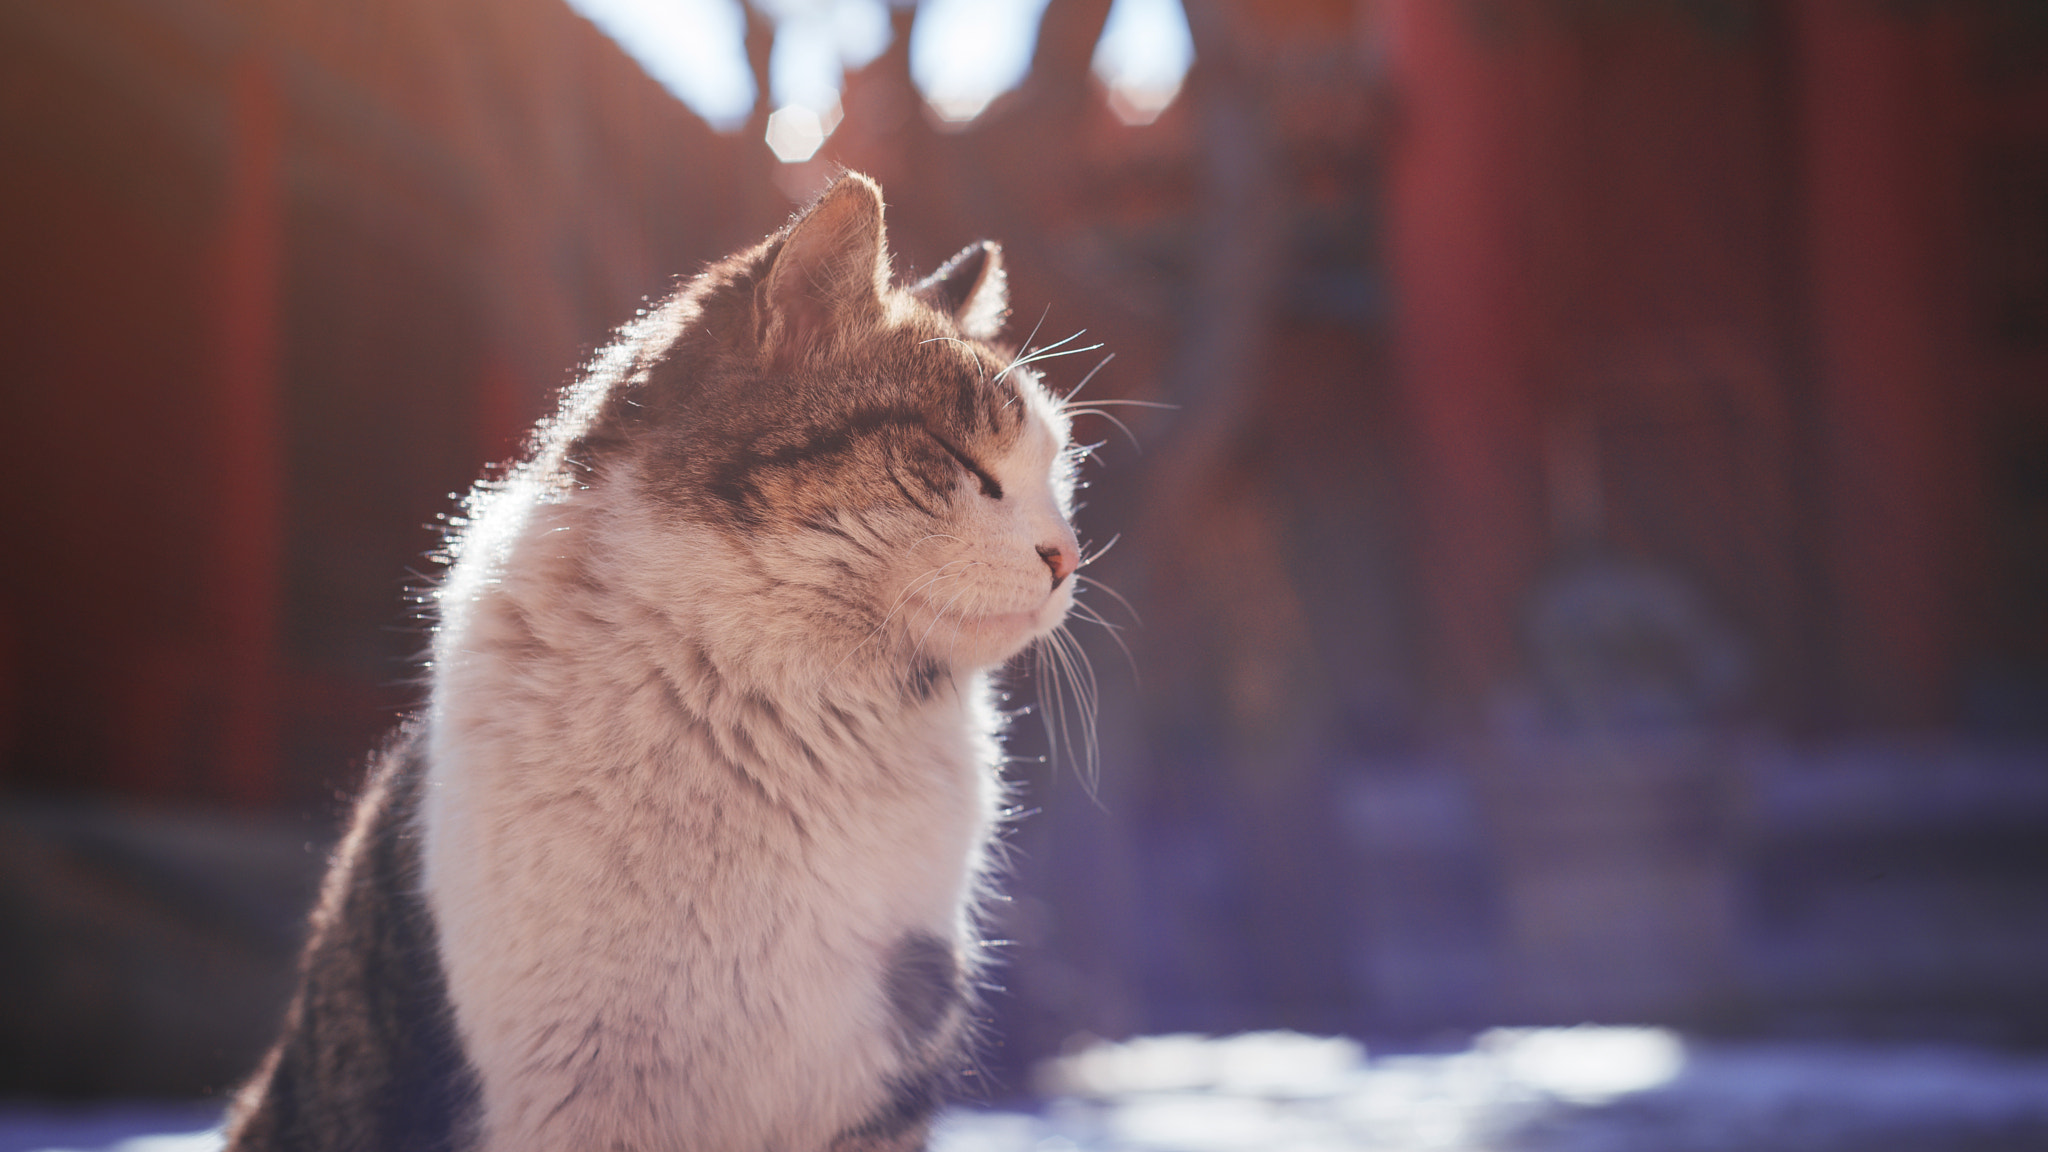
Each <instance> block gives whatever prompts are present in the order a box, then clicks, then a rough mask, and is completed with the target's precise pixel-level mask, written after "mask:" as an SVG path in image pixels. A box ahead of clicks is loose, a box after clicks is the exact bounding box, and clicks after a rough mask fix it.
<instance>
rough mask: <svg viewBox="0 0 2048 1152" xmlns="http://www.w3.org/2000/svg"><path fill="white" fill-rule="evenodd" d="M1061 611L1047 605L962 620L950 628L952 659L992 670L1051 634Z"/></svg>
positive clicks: (1062, 616)
mask: <svg viewBox="0 0 2048 1152" xmlns="http://www.w3.org/2000/svg"><path fill="white" fill-rule="evenodd" d="M1064 608H1065V606H1064V605H1059V606H1057V607H1056V606H1055V605H1054V604H1053V603H1051V602H1048V603H1047V604H1045V605H1042V606H1040V607H1038V608H1034V609H1030V610H1027V611H1023V612H995V613H990V614H988V615H985V616H967V617H962V618H961V619H959V620H957V621H955V622H954V626H953V629H952V636H951V642H952V647H953V656H954V659H955V660H957V661H959V662H960V663H961V664H964V665H967V666H970V667H983V668H992V667H994V666H995V665H998V664H1001V663H1002V662H1004V661H1005V660H1008V659H1009V658H1010V657H1012V656H1015V655H1016V654H1017V653H1019V652H1022V651H1023V650H1024V649H1025V648H1026V647H1028V646H1029V645H1030V644H1031V642H1032V641H1034V640H1036V639H1038V638H1039V637H1040V636H1043V635H1045V634H1046V633H1047V632H1050V631H1052V629H1053V628H1054V627H1055V626H1056V625H1058V623H1059V622H1060V620H1061V619H1063V618H1064V617H1065V615H1066V613H1065V611H1064ZM942 627H943V626H942Z"/></svg>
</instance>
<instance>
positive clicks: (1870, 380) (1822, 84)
mask: <svg viewBox="0 0 2048 1152" xmlns="http://www.w3.org/2000/svg"><path fill="white" fill-rule="evenodd" d="M1796 11H1797V13H1798V16H1797V36H1798V47H1799V65H1800V73H1801V76H1802V79H1803V85H1804V87H1803V92H1802V93H1801V95H1802V98H1803V105H1804V107H1803V125H1802V129H1803V135H1804V139H1805V145H1804V149H1805V156H1806V183H1807V189H1806V215H1807V232H1808V236H1809V239H1810V245H1811V247H1810V252H1809V260H1810V268H1811V273H1810V274H1811V286H1812V294H1813V300H1814V308H1813V316H1814V325H1815V332H1814V348H1815V351H1816V360H1817V364H1818V368H1819V375H1820V380H1819V390H1820V410H1821V418H1822V424H1823V427H1822V435H1823V437H1824V442H1825V443H1826V444H1827V449H1828V458H1827V461H1826V466H1827V470H1828V482H1827V489H1826V492H1825V496H1824V499H1825V503H1826V508H1827V516H1828V535H1829V537H1830V538H1829V540H1828V551H1829V553H1830V555H1831V557H1832V562H1831V571H1830V572H1829V574H1828V575H1829V580H1830V582H1831V583H1832V585H1833V586H1834V588H1835V589H1836V590H1837V595H1836V597H1835V618H1834V620H1833V621H1832V622H1831V623H1832V631H1833V632H1834V633H1835V635H1836V636H1837V637H1838V642H1837V645H1836V667H1837V673H1836V677H1835V679H1836V683H1837V684H1838V686H1839V687H1838V692H1839V694H1840V700H1839V704H1838V711H1839V713H1840V717H1839V718H1840V719H1841V720H1842V721H1844V722H1846V723H1848V724H1851V725H1858V726H1862V725H1878V726H1886V727H1895V726H1916V725H1927V724H1933V723H1938V722H1940V721H1941V720H1943V719H1944V718H1945V717H1946V715H1947V713H1948V710H1949V705H1950V704H1951V701H1950V700H1949V699H1948V690H1949V687H1950V686H1951V685H1952V684H1953V683H1954V677H1955V671H1956V666H1957V657H1958V653H1957V651H1956V644H1957V638H1958V637H1959V636H1960V635H1961V633H1962V628H1961V621H1960V619H1959V616H1960V609H1961V607H1962V605H1961V604H1960V603H1959V600H1960V598H1961V592H1962V588H1961V576H1962V575H1963V564H1964V563H1965V552H1964V549H1963V548H1961V547H1960V542H1961V541H1960V531H1959V530H1960V528H1961V525H1960V523H1959V520H1960V514H1961V512H1962V511H1963V508H1964V506H1965V501H1964V496H1965V487H1966V484H1965V480H1964V477H1965V476H1966V475H1967V463H1968V452H1967V449H1966V447H1965V446H1964V436H1965V435H1966V421H1967V418H1968V414H1967V413H1966V412H1964V411H1960V410H1959V409H1962V408H1964V407H1965V406H1966V404H1967V402H1968V400H1969V398H1970V397H1971V396H1973V395H1974V394H1975V393H1976V392H1977V389H1976V388H1974V387H1971V386H1970V385H1971V384H1972V381H1971V380H1970V375H1971V373H1972V371H1973V365H1972V363H1971V362H1970V357H1969V356H1968V355H1967V352H1968V342H1967V340H1966V339H1965V337H1966V335H1967V333H1965V332H1964V331H1963V330H1962V329H1963V324H1964V309H1965V308H1966V306H1967V298H1968V297H1967V292H1966V290H1965V288H1966V286H1965V285H1964V284H1963V283H1961V280H1962V277H1961V275H1960V271H1961V270H1960V269H1959V268H1958V267H1957V262H1958V258H1959V254H1960V253H1961V251H1962V250H1963V247H1964V245H1963V239H1964V238H1963V237H1961V236H1957V235H1953V234H1951V229H1952V228H1953V227H1954V226H1956V225H1959V224H1961V223H1962V222H1963V221H1964V220H1965V219H1966V207H1967V206H1966V204H1965V203H1964V202H1963V188H1962V185H1961V180H1962V179H1963V176H1964V167H1965V166H1964V159H1965V157H1964V155H1963V145H1964V143H1965V140H1964V139H1963V137H1962V133H1961V132H1960V131H1959V127H1960V126H1959V124H1958V118H1959V117H1958V114H1959V111H1960V105H1959V93H1960V83H1959V77H1958V72H1957V63H1958V60H1957V53H1958V52H1959V50H1960V41H1961V38H1960V35H1959V29H1958V28H1956V27H1954V26H1952V25H1951V24H1950V23H1949V22H1948V21H1946V20H1944V19H1942V14H1941V13H1939V12H1937V13H1935V14H1933V15H1921V16H1911V15H1903V14H1901V13H1899V12H1898V11H1895V10H1892V9H1890V8H1888V7H1887V6H1885V5H1877V4H1869V3H1865V2H1863V0H1807V2H1805V3H1801V4H1799V5H1798V6H1797V8H1796Z"/></svg>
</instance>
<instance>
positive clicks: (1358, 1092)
mask: <svg viewBox="0 0 2048 1152" xmlns="http://www.w3.org/2000/svg"><path fill="white" fill-rule="evenodd" d="M1040 1087H1042V1088H1043V1090H1044V1092H1045V1094H1046V1100H1047V1103H1046V1104H1045V1105H1044V1107H1043V1108H1041V1109H1039V1110H1038V1111H1036V1112H1034V1113H1028V1114H1027V1113H1020V1112H979V1111H968V1110H960V1111H956V1112H954V1113H952V1114H950V1115H949V1116H948V1117H946V1119H945V1120H944V1121H943V1123H942V1124H941V1126H940V1129H939V1131H938V1134H937V1136H936V1138H935V1139H934V1142H933V1147H934V1152H1339V1150H1347V1152H1348V1150H1356V1152H2021V1150H2028V1152H2038V1150H2040V1149H2048V1057H2040V1056H2033V1057H2024V1056H2014V1055H2006V1054H1997V1053H1992V1052H1985V1051H1978V1050H1971V1049H1960V1048H1953V1047H1907V1046H1870V1045H1856V1046H1849V1045H1818V1044H1808V1045H1793V1044H1779V1043H1772V1044H1764V1043H1746V1044H1711V1043H1698V1042H1693V1041H1688V1040H1685V1039H1683V1038H1681V1037H1679V1036H1678V1035H1676V1034H1674V1033H1671V1032H1667V1031H1664V1030H1662V1029H1655V1028H1572V1029H1533V1030H1509V1029H1502V1030H1497V1031H1493V1032H1488V1033H1485V1034H1483V1035H1481V1036H1480V1037H1478V1038H1477V1039H1476V1040H1475V1041H1474V1042H1473V1043H1472V1045H1471V1046H1470V1047H1468V1048H1467V1049H1465V1050H1464V1051H1462V1052H1457V1053H1452V1054H1448V1055H1431V1056H1414V1055H1388V1056H1374V1055H1371V1054H1369V1053H1367V1052H1366V1051H1365V1050H1364V1049H1363V1048H1362V1047H1361V1046H1360V1045H1358V1044H1357V1043H1355V1042H1353V1041H1350V1040H1345V1039H1328V1038H1320V1037H1310V1036H1301V1035H1295V1034H1289V1033H1259V1034H1254V1035H1248V1036H1238V1037H1233V1038H1230V1039H1227V1040H1213V1039H1201V1038H1197V1037H1184V1036H1163V1037H1149V1038H1145V1039H1140V1040H1135V1041H1131V1042H1129V1043H1127V1044H1120V1045H1098V1046H1096V1047H1094V1048H1090V1049H1088V1050H1086V1051H1083V1052H1080V1053H1077V1054H1076V1055H1074V1056H1071V1057H1068V1058H1066V1059H1064V1060H1062V1061H1060V1062H1058V1063H1056V1064H1054V1065H1053V1066H1051V1067H1048V1068H1047V1069H1045V1071H1044V1075H1043V1082H1042V1084H1041V1085H1040ZM208 1119H209V1117H208V1116H207V1115H206V1114H205V1113H204V1112H203V1111H197V1110H195V1109H194V1108H193V1107H191V1106H158V1107H148V1106H140V1105H134V1106H123V1107H102V1108H98V1109H93V1110H88V1111H83V1112H77V1111H73V1112H65V1111H59V1110H53V1109H48V1108H42V1109H38V1108H30V1107H26V1106H14V1107H0V1152H41V1150H44V1149H64V1150H77V1152H100V1150H106V1152H210V1150H211V1149H215V1148H217V1147H218V1146H219V1141H218V1138H217V1136H215V1135H214V1134H212V1133H209V1132H205V1131H202V1129H204V1128H205V1126H206V1124H207V1122H208Z"/></svg>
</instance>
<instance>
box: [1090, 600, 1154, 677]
mask: <svg viewBox="0 0 2048 1152" xmlns="http://www.w3.org/2000/svg"><path fill="white" fill-rule="evenodd" d="M1074 609H1075V610H1076V611H1078V612H1080V613H1081V618H1082V619H1083V620H1086V621H1088V622H1089V623H1090V624H1096V625H1100V626H1101V628H1102V630H1103V631H1104V632H1107V633H1109V638H1110V639H1111V640H1112V641H1114V642H1115V643H1116V646H1117V648H1118V649H1119V650H1121V651H1122V652H1123V654H1124V660H1125V662H1127V663H1128V664H1130V666H1131V679H1132V680H1139V679H1140V677H1139V674H1138V658H1137V656H1136V655H1135V654H1133V653H1132V652H1131V646H1130V645H1129V644H1126V643H1124V638H1123V635H1122V633H1123V628H1122V627H1121V626H1119V625H1116V624H1111V623H1110V622H1109V621H1108V620H1105V619H1103V617H1102V613H1100V612H1097V611H1096V610H1095V609H1093V608H1091V607H1088V606H1087V605H1084V604H1082V603H1080V602H1079V601H1076V602H1075V603H1074Z"/></svg>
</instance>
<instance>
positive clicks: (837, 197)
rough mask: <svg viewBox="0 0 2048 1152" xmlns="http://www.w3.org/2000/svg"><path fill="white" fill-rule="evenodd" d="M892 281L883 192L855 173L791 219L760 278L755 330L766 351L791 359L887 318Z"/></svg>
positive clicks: (776, 356)
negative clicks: (885, 310) (885, 303)
mask: <svg viewBox="0 0 2048 1152" xmlns="http://www.w3.org/2000/svg"><path fill="white" fill-rule="evenodd" d="M888 284H889V253H888V248H887V246H886V243H885V241H884V239H883V231H882V190H881V188H880V187H878V186H877V185H876V184H875V182H874V181H873V180H870V179H868V178H867V177H865V176H862V175H861V174H859V173H858V172H848V173H847V174H846V175H844V176H841V177H840V178H839V180H838V181H837V182H835V183H834V184H833V185H832V186H831V187H830V188H827V189H826V190H825V192H824V194H823V195H821V196H819V197H818V199H817V201H816V202H815V203H813V204H812V205H811V206H810V207H809V208H807V209H805V210H804V213H803V214H802V215H801V216H799V217H797V219H796V222H795V223H793V224H791V225H790V227H789V231H788V233H786V234H785V235H784V236H783V238H782V241H781V243H780V244H779V245H778V246H777V247H776V249H775V253H774V256H773V257H772V258H771V262H770V264H769V266H768V272H767V275H765V276H763V277H762V278H761V279H760V281H759V282H758V283H757V286H756V288H755V291H754V316H755V323H756V332H755V335H756V337H757V338H758V339H759V341H760V345H761V350H762V352H763V353H765V354H766V355H767V357H768V358H769V359H771V360H776V361H783V362H787V361H789V360H793V359H795V358H797V357H800V356H802V355H803V354H805V353H806V352H808V351H810V350H811V349H813V348H815V347H817V346H818V345H820V344H823V343H826V342H828V341H830V340H832V339H834V338H836V337H838V336H840V335H842V334H845V333H847V332H849V330H857V329H860V328H864V327H866V326H868V325H870V324H873V323H876V322H879V321H880V319H881V317H882V293H883V292H884V291H885V290H886V289H887V287H888Z"/></svg>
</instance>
